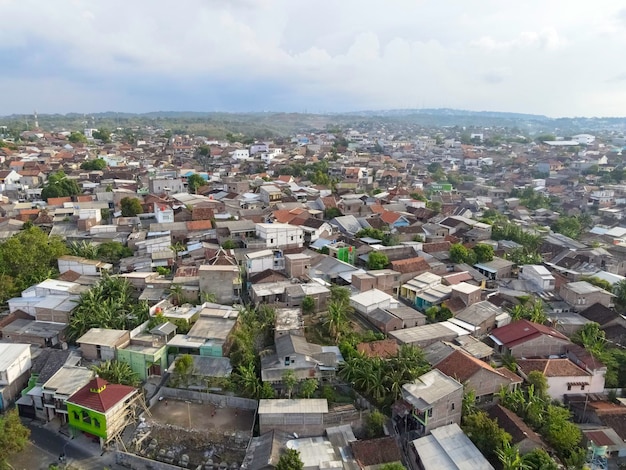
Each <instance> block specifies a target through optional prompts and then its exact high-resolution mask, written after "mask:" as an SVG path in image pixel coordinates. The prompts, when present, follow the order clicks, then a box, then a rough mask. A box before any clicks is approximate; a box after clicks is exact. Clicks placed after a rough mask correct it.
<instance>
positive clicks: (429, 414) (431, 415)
mask: <svg viewBox="0 0 626 470" xmlns="http://www.w3.org/2000/svg"><path fill="white" fill-rule="evenodd" d="M428 417H429V418H432V417H433V409H432V408H430V409H429V410H428Z"/></svg>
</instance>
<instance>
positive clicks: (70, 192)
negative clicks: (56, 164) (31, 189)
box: [41, 171, 82, 201]
mask: <svg viewBox="0 0 626 470" xmlns="http://www.w3.org/2000/svg"><path fill="white" fill-rule="evenodd" d="M81 192H82V190H81V189H80V186H78V183H77V182H76V181H75V180H73V179H69V178H68V177H67V176H66V174H65V173H64V172H63V171H57V172H56V173H52V174H50V176H49V177H48V181H46V183H45V184H44V186H43V188H42V190H41V198H42V199H43V200H44V201H47V200H48V199H50V198H52V197H68V196H76V195H77V194H80V193H81Z"/></svg>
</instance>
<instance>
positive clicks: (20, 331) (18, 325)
mask: <svg viewBox="0 0 626 470" xmlns="http://www.w3.org/2000/svg"><path fill="white" fill-rule="evenodd" d="M66 326H67V325H66V324H64V323H51V322H43V321H33V320H27V319H25V318H16V319H15V320H13V321H12V322H11V323H9V324H8V325H5V326H3V327H1V328H0V336H1V337H2V339H3V340H5V341H10V342H13V343H28V344H32V345H34V346H39V347H40V348H45V347H49V348H51V347H54V346H57V345H59V344H61V343H63V341H64V339H65V328H66Z"/></svg>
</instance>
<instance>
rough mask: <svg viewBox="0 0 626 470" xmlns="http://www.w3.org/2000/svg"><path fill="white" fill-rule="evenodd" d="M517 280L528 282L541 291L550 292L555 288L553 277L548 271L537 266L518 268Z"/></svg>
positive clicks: (528, 265) (529, 265)
mask: <svg viewBox="0 0 626 470" xmlns="http://www.w3.org/2000/svg"><path fill="white" fill-rule="evenodd" d="M519 278H520V279H526V280H527V281H530V282H531V283H532V284H533V285H535V286H536V287H537V288H539V289H541V290H542V291H552V290H554V288H555V286H556V280H555V279H554V276H553V275H552V274H550V271H548V270H547V269H546V268H545V267H544V266H541V265H538V264H527V265H525V266H520V268H519Z"/></svg>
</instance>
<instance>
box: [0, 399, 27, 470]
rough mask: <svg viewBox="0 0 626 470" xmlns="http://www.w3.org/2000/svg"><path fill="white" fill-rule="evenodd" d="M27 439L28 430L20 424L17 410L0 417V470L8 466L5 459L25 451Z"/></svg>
mask: <svg viewBox="0 0 626 470" xmlns="http://www.w3.org/2000/svg"><path fill="white" fill-rule="evenodd" d="M29 437H30V430H29V429H28V428H27V427H26V426H24V425H23V424H22V421H21V420H20V417H19V415H18V414H17V410H10V411H8V412H7V413H5V414H4V415H0V468H4V467H5V466H8V462H7V461H6V459H7V458H9V457H11V456H12V455H15V454H19V453H20V452H22V451H23V450H24V449H26V447H27V446H28V444H29V440H28V438H29ZM8 468H12V467H8Z"/></svg>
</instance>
